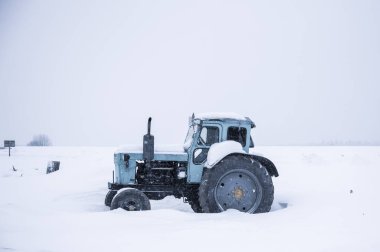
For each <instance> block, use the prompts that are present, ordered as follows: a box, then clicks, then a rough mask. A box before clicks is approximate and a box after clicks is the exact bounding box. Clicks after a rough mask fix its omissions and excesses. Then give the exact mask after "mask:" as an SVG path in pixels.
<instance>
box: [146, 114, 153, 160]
mask: <svg viewBox="0 0 380 252" xmlns="http://www.w3.org/2000/svg"><path fill="white" fill-rule="evenodd" d="M151 122H152V117H149V119H148V134H146V135H144V138H143V159H144V160H145V162H146V163H147V164H148V166H150V161H152V160H153V159H154V136H153V135H151V134H150V127H151Z"/></svg>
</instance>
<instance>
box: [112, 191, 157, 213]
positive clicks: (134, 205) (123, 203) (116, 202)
mask: <svg viewBox="0 0 380 252" xmlns="http://www.w3.org/2000/svg"><path fill="white" fill-rule="evenodd" d="M117 208H123V209H124V210H127V211H143V210H150V202H149V199H148V197H147V196H146V195H145V194H144V193H143V192H141V191H140V190H137V189H134V188H128V189H126V190H124V191H122V192H120V193H118V194H117V195H116V196H115V197H114V198H113V199H112V203H111V210H114V209H117Z"/></svg>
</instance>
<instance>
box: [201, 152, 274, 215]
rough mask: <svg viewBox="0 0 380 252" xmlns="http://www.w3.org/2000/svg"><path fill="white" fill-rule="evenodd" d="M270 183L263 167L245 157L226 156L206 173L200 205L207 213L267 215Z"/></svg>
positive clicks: (271, 195) (271, 192) (269, 200)
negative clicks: (230, 211)
mask: <svg viewBox="0 0 380 252" xmlns="http://www.w3.org/2000/svg"><path fill="white" fill-rule="evenodd" d="M273 193H274V188H273V183H272V179H271V177H270V175H269V174H268V172H267V171H266V169H265V167H264V166H262V165H261V164H260V163H258V162H257V161H255V160H253V159H250V158H249V157H248V156H242V155H233V156H228V157H226V158H225V159H223V160H222V161H220V162H219V163H218V164H217V165H215V166H214V167H213V168H212V169H206V170H205V172H204V174H203V177H202V182H201V185H200V186H199V203H200V207H201V208H202V210H203V211H204V212H206V213H217V212H222V211H225V210H227V209H237V210H239V211H241V212H248V213H262V212H269V211H270V208H271V205H272V202H273Z"/></svg>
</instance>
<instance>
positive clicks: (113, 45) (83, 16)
mask: <svg viewBox="0 0 380 252" xmlns="http://www.w3.org/2000/svg"><path fill="white" fill-rule="evenodd" d="M193 112H195V113H197V112H236V113H239V114H242V115H245V116H249V117H251V118H252V119H253V121H255V123H256V125H257V128H256V129H255V131H254V133H253V137H254V139H255V140H256V141H255V142H256V144H257V145H286V144H321V143H331V142H341V143H345V142H349V141H351V142H365V143H380V1H378V0H373V1H369V0H357V1H349V0H341V1H337V0H328V1H316V0H315V1H307V0H302V1H296V0H290V1H282V0H279V1H236V0H234V1H206V0H202V1H174V0H172V1H170V0H166V1H157V0H151V1H137V0H136V1H126V0H120V1H82V0H75V1H74V0H73V1H67V0H66V1H48V0H46V1H38V0H28V1H26V0H24V1H23V0H20V1H12V0H0V141H3V140H5V139H15V140H16V143H17V144H19V145H23V144H26V143H27V142H28V141H30V140H31V139H32V137H33V135H35V134H39V133H45V134H47V135H49V136H50V138H51V140H52V142H53V144H54V145H115V146H116V145H120V144H126V143H128V144H139V143H141V142H142V135H143V134H145V131H146V120H147V118H148V117H149V116H152V117H153V122H152V123H153V125H152V133H153V134H154V135H155V139H156V142H158V143H182V142H183V140H184V138H185V134H186V131H187V122H188V117H189V116H190V115H191V114H192V113H193Z"/></svg>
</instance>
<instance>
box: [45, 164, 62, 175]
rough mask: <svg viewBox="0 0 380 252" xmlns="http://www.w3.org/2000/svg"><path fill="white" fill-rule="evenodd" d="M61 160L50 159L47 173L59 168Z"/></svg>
mask: <svg viewBox="0 0 380 252" xmlns="http://www.w3.org/2000/svg"><path fill="white" fill-rule="evenodd" d="M59 165H60V162H59V161H49V162H48V165H47V169H46V174H49V173H52V172H55V171H58V170H59Z"/></svg>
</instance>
